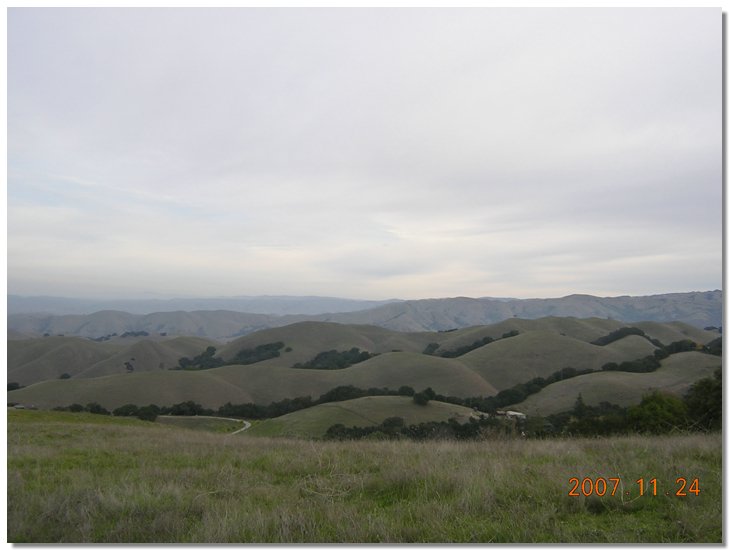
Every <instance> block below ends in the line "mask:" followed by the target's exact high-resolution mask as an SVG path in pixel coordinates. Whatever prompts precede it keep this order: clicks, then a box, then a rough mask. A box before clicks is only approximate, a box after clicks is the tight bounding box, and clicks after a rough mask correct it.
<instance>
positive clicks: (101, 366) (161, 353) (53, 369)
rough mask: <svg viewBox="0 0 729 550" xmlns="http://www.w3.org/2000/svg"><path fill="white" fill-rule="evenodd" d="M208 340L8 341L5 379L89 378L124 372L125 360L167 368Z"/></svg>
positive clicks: (22, 381) (150, 367) (25, 381)
mask: <svg viewBox="0 0 729 550" xmlns="http://www.w3.org/2000/svg"><path fill="white" fill-rule="evenodd" d="M210 345H219V344H217V343H216V342H214V341H212V340H207V339H203V338H194V337H179V338H170V339H165V338H156V339H153V338H114V339H112V340H110V341H108V342H93V341H90V340H87V339H85V338H74V337H68V336H66V337H62V336H49V337H47V338H34V339H28V340H12V341H8V381H9V382H18V383H20V384H22V385H29V384H33V383H36V382H41V381H43V380H55V379H58V377H59V376H61V374H64V373H67V374H69V375H71V377H72V378H76V377H78V378H93V377H98V376H106V375H109V374H126V373H127V372H128V371H127V368H126V366H125V363H130V364H131V365H132V366H133V367H134V372H143V371H150V370H161V369H169V368H172V367H176V366H177V364H178V363H177V362H178V360H179V359H180V358H181V357H186V356H190V355H195V354H198V353H200V352H201V351H203V350H204V349H205V348H206V347H207V346H210Z"/></svg>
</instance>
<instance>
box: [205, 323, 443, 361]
mask: <svg viewBox="0 0 729 550" xmlns="http://www.w3.org/2000/svg"><path fill="white" fill-rule="evenodd" d="M432 338H433V336H432V335H431V334H429V333H402V332H393V331H391V330H387V329H384V328H380V327H375V326H368V325H341V324H337V323H321V322H313V321H307V322H302V323H296V324H293V325H287V326H285V327H280V328H273V329H267V330H262V331H260V332H255V333H253V334H250V335H247V336H243V337H241V338H238V339H236V340H234V341H232V342H230V343H228V344H227V345H225V346H224V347H222V348H221V349H219V350H218V356H220V357H222V358H224V359H226V360H229V359H231V358H232V357H234V356H235V354H236V353H238V352H239V351H240V350H242V349H251V348H255V347H256V346H260V345H262V344H268V343H271V342H284V344H285V345H286V346H287V347H290V348H291V351H290V352H288V353H286V354H285V355H283V356H282V357H280V358H277V359H271V360H269V361H268V362H269V363H270V364H272V365H281V366H292V365H293V364H294V363H299V362H301V363H303V362H305V361H308V360H310V359H312V358H313V357H315V356H316V355H317V354H318V353H320V352H322V351H328V350H332V349H335V350H339V351H346V350H349V349H351V348H353V347H357V348H360V349H361V350H363V351H369V352H371V353H386V352H391V351H393V350H401V351H410V352H421V351H422V350H423V348H425V346H426V345H427V343H428V342H429V341H430V339H432Z"/></svg>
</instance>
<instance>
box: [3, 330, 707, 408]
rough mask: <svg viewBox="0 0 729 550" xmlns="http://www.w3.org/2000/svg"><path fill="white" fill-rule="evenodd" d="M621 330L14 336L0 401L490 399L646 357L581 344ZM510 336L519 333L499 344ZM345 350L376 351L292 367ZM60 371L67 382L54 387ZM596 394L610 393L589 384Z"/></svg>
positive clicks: (629, 342) (632, 345)
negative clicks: (202, 360) (341, 363)
mask: <svg viewBox="0 0 729 550" xmlns="http://www.w3.org/2000/svg"><path fill="white" fill-rule="evenodd" d="M638 325H639V326H640V328H642V329H643V330H645V332H646V333H648V334H649V335H650V336H652V337H656V338H659V339H661V340H662V341H663V342H664V343H668V342H671V341H674V340H678V339H683V338H687V337H690V338H691V339H693V340H695V341H697V342H707V341H710V340H711V339H713V338H715V336H716V334H715V333H713V332H709V331H702V330H700V329H695V328H693V327H690V326H688V325H684V324H682V323H668V324H658V323H642V324H641V323H637V324H636V326H638ZM625 326H626V325H623V324H621V323H619V322H617V321H611V320H604V319H576V318H557V317H549V318H545V319H537V320H528V319H508V320H506V321H502V322H500V323H497V324H496V325H489V326H484V327H470V328H466V329H460V330H455V331H447V332H424V333H399V332H394V331H390V330H387V329H383V328H380V327H375V326H358V325H340V324H336V323H321V322H303V323H298V324H295V325H288V326H285V327H280V328H275V329H267V330H262V331H259V332H256V333H253V334H250V335H247V336H243V337H240V338H238V339H236V340H234V341H232V342H230V343H228V344H226V345H221V344H218V343H216V342H212V341H210V340H207V339H204V338H195V337H184V338H169V339H168V338H164V337H160V336H156V337H150V338H136V339H131V340H130V341H129V342H128V343H126V345H122V344H123V343H124V341H125V340H127V339H125V338H121V339H115V340H112V341H109V342H90V341H88V340H82V339H78V338H69V337H48V338H40V339H35V340H17V341H10V342H8V381H9V382H19V383H21V384H24V385H27V386H28V387H25V388H22V389H20V390H15V391H13V392H11V393H9V394H8V400H9V401H12V402H20V403H24V404H34V405H37V406H40V407H54V406H67V405H70V404H72V403H74V402H75V403H81V404H86V403H89V402H98V403H100V404H102V405H103V406H105V407H106V408H108V409H112V408H115V407H118V406H120V405H124V404H126V403H134V404H137V405H146V404H149V403H156V404H158V405H172V404H174V403H179V402H181V401H186V400H193V401H196V402H198V403H201V404H202V405H204V406H205V407H211V408H216V407H219V406H221V405H223V404H225V403H226V402H228V401H229V402H231V403H246V402H254V403H259V404H267V403H270V402H273V401H280V400H282V399H286V398H294V397H301V396H310V397H312V398H318V397H319V396H320V395H322V394H323V393H325V392H327V391H329V390H331V389H333V388H335V387H337V386H345V385H352V386H356V387H358V388H363V389H364V388H370V387H377V388H383V387H387V388H390V389H397V388H399V387H400V386H411V387H413V388H414V389H415V390H416V391H420V390H423V389H425V388H427V387H431V388H433V389H434V390H435V391H436V392H437V393H439V394H441V395H453V396H458V397H476V396H492V395H495V394H496V393H498V392H499V391H501V390H504V389H508V388H510V387H512V386H514V385H516V384H520V383H524V382H527V381H529V380H531V379H533V378H535V377H543V378H547V377H548V376H549V375H551V374H553V373H555V372H557V371H561V370H562V369H565V368H573V369H576V370H581V369H588V368H589V369H594V370H598V369H600V368H601V367H602V365H604V364H605V363H608V362H615V363H621V362H623V361H629V360H634V359H639V358H642V357H645V356H647V355H650V354H652V353H653V351H654V349H655V347H654V346H653V344H651V343H650V342H649V341H648V340H647V339H646V338H643V337H640V336H636V335H630V336H627V337H624V338H622V339H619V340H617V341H614V342H612V343H610V344H608V345H605V346H599V345H595V344H591V343H590V342H591V341H593V340H595V339H597V338H600V337H603V336H606V335H607V334H609V333H611V332H613V331H615V330H616V329H618V328H622V327H625ZM631 326H632V325H631ZM512 331H518V332H519V334H517V335H515V336H511V337H508V338H502V335H503V334H504V333H507V332H512ZM484 336H489V337H492V338H495V339H496V340H495V341H493V342H491V343H489V344H487V345H482V346H480V347H476V348H475V349H472V350H471V351H469V352H467V353H464V354H462V355H460V356H457V357H453V358H446V357H441V356H438V355H437V354H438V353H442V352H443V350H446V351H447V350H455V349H458V348H462V347H463V346H470V345H472V344H473V343H474V342H477V341H478V340H480V339H482V338H483V337H484ZM272 342H283V344H284V347H283V348H282V349H281V354H280V356H279V357H275V358H273V359H268V360H265V361H261V362H258V363H253V364H249V365H228V366H224V367H219V368H213V369H209V370H200V371H178V370H169V369H170V368H172V367H175V366H176V365H177V363H178V360H179V359H180V358H181V357H188V358H191V357H193V356H195V355H197V354H199V353H201V352H202V351H203V350H205V348H206V347H208V346H209V345H213V346H214V347H217V348H218V350H219V351H218V356H219V357H223V358H225V359H230V358H231V357H234V356H235V354H236V353H237V352H238V351H240V350H242V349H253V348H255V347H256V346H259V345H262V344H270V343H272ZM431 343H435V344H438V345H439V346H440V347H439V348H438V349H437V350H435V355H432V354H431V355H426V354H424V353H423V351H424V350H425V348H426V346H428V345H429V344H431ZM353 347H358V348H359V349H360V350H363V351H368V352H370V353H372V354H375V355H374V356H373V357H371V358H369V359H367V360H366V361H362V362H360V363H357V364H354V365H352V366H349V367H347V368H343V369H340V370H320V369H300V368H292V367H293V366H294V365H295V364H296V363H301V362H305V361H309V360H311V359H312V358H313V357H315V356H316V355H317V354H319V353H320V352H323V351H327V350H331V349H336V350H339V351H346V350H349V349H351V348H353ZM394 350H401V351H394ZM702 360H704V359H702ZM669 363H670V361H669ZM126 364H129V365H131V366H132V367H133V370H132V369H128V368H127V366H126ZM669 370H670V369H669ZM64 372H68V373H69V374H70V375H71V376H72V377H71V379H68V380H58V377H59V376H60V374H61V373H64ZM658 372H659V374H657V375H655V380H656V382H655V384H658V385H659V386H660V387H663V386H667V385H670V384H669V382H670V381H669V380H667V381H666V382H665V383H663V382H661V379H662V375H661V372H668V370H665V369H659V371H658ZM611 374H614V375H615V376H618V377H619V376H621V375H622V374H623V373H601V376H603V378H592V379H585V378H584V377H581V378H580V380H581V382H580V383H585V382H584V380H598V381H603V380H612V378H610V376H609V375H611ZM604 375H608V376H607V378H604ZM573 383H574V382H573ZM547 389H549V388H546V389H545V390H543V392H542V393H544V392H545V391H546V390H547ZM552 391H553V390H552ZM595 392H596V394H597V393H609V392H602V390H600V389H599V388H598V389H596V390H595ZM540 395H541V394H540ZM608 397H609V396H608Z"/></svg>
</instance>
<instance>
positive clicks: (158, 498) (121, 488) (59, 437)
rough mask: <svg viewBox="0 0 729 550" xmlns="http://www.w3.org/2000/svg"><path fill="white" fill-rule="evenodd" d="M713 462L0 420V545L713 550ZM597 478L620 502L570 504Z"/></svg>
mask: <svg viewBox="0 0 729 550" xmlns="http://www.w3.org/2000/svg"><path fill="white" fill-rule="evenodd" d="M239 435H242V434H239ZM721 465H722V445H721V436H720V435H675V436H667V437H638V436H634V437H619V438H605V439H553V440H487V441H480V442H462V443H458V442H453V441H441V442H428V443H415V442H410V441H357V442H312V441H301V440H290V439H268V438H251V437H239V436H238V435H235V436H231V435H225V434H216V433H205V432H200V431H195V430H185V429H180V428H175V427H171V426H164V425H158V424H156V423H154V424H152V423H145V422H142V421H138V420H134V419H117V418H110V417H102V416H94V415H88V414H83V413H78V414H75V415H74V414H72V413H59V412H44V411H9V414H8V510H7V519H8V540H9V541H10V542H26V543H51V542H66V543H85V542H107V543H113V542H124V543H132V542H147V543H150V542H178V543H185V542H196V543H215V542H239V543H240V542H249V543H252V542H288V543H295V542H319V543H325V542H390V543H397V542H494V543H508V542H519V543H527V542H562V543H569V542H575V543H587V542H601V543H617V542H632V543H639V542H713V543H720V542H722V536H723V535H722V510H721V495H722V487H721V483H722V476H721ZM600 476H602V477H605V478H608V477H619V478H621V479H622V484H621V485H620V486H619V494H616V495H615V496H610V495H609V494H608V495H606V496H603V497H597V496H590V497H584V496H578V497H571V496H568V492H569V490H570V483H569V479H570V478H571V477H577V478H579V479H583V478H585V477H591V478H596V477H600ZM681 476H683V477H686V478H689V479H694V478H696V479H699V480H700V493H699V494H698V495H695V494H688V495H687V496H685V497H681V496H675V494H674V493H675V490H676V485H675V479H676V478H677V477H681ZM639 478H643V479H644V480H646V483H648V480H650V479H652V478H656V479H657V480H658V481H657V483H658V487H659V489H660V491H659V494H657V496H652V495H651V494H645V495H644V496H642V497H641V496H638V495H637V485H636V483H635V480H637V479H639ZM625 491H632V492H631V494H630V495H626V494H625ZM664 491H668V492H669V493H671V494H669V495H665V494H664Z"/></svg>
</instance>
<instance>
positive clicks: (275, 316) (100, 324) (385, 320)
mask: <svg viewBox="0 0 729 550" xmlns="http://www.w3.org/2000/svg"><path fill="white" fill-rule="evenodd" d="M93 304H96V305H100V304H106V305H111V304H116V305H117V306H119V310H103V311H96V312H94V313H90V314H89V313H83V314H82V313H78V314H64V315H59V314H53V313H49V311H60V310H62V308H64V307H65V308H77V309H79V310H83V308H89V307H92V305H93ZM173 306H183V307H182V308H181V309H180V310H176V311H166V310H164V309H161V310H158V311H156V312H151V313H150V312H148V313H135V312H134V311H147V309H149V308H152V307H163V308H166V307H173ZM233 306H235V307H236V308H239V309H238V310H234V309H231V307H233ZM198 307H199V308H200V309H197V308H198ZM145 308H146V309H145ZM240 308H247V311H243V310H241V309H240ZM33 309H35V312H31V311H32V310H33ZM327 309H328V310H329V311H322V310H327ZM130 310H134V311H130ZM21 311H22V312H21ZM8 312H9V315H8V336H9V337H10V338H18V337H24V336H28V337H32V336H40V335H43V334H49V335H60V334H64V335H67V336H83V337H91V338H98V337H103V336H106V335H110V334H118V335H121V334H123V333H125V332H139V331H145V332H148V333H150V334H159V333H164V334H167V335H169V336H173V335H186V336H199V337H205V338H213V339H218V340H230V339H233V338H236V337H239V336H242V335H246V334H250V333H252V332H256V331H259V330H262V329H266V328H273V327H281V326H285V325H290V324H292V323H297V322H301V321H327V322H335V323H343V324H357V325H375V326H379V327H383V328H388V329H390V330H396V331H401V332H420V331H445V330H453V329H458V328H464V327H469V326H475V325H487V324H492V323H497V322H500V321H503V320H506V319H511V318H522V319H538V318H542V317H550V316H552V317H577V318H601V319H612V320H616V321H621V322H627V323H630V322H637V321H657V322H671V321H681V322H684V323H688V324H690V325H693V326H695V327H698V328H705V327H708V326H715V327H719V326H722V312H723V293H722V291H721V290H713V291H708V292H686V293H675V294H658V295H653V296H619V297H610V298H600V297H596V296H589V295H583V294H573V295H570V296H565V297H563V298H547V299H524V300H521V299H503V298H442V299H429V300H407V301H396V300H389V301H385V302H372V301H358V300H345V299H339V298H318V297H298V298H297V297H285V296H271V297H255V298H253V297H252V298H220V299H200V300H169V301H165V300H163V301H158V300H152V301H149V300H134V301H119V302H90V301H85V302H83V301H78V302H77V301H74V300H70V299H63V298H22V297H18V296H8Z"/></svg>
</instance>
